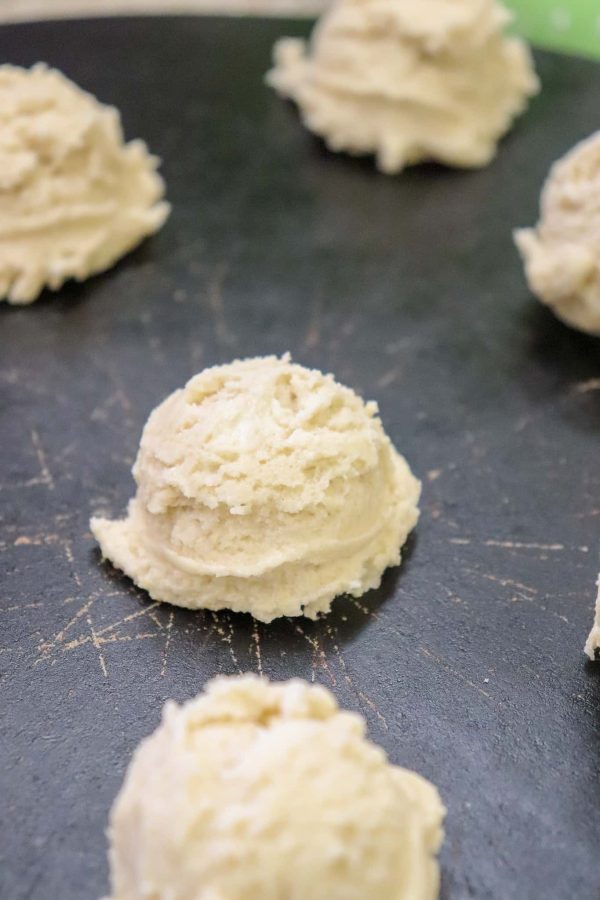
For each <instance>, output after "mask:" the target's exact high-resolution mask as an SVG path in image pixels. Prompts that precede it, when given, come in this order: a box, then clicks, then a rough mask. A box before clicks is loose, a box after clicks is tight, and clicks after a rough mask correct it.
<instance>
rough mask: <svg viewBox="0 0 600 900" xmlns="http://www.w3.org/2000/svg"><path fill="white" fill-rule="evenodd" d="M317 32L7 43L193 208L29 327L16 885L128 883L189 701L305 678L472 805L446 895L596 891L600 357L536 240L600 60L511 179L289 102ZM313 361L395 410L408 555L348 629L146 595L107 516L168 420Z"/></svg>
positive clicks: (13, 694) (13, 344)
mask: <svg viewBox="0 0 600 900" xmlns="http://www.w3.org/2000/svg"><path fill="white" fill-rule="evenodd" d="M306 28H307V26H306V25H302V24H300V23H296V24H294V23H280V22H265V21H263V22H261V21H257V22H251V21H243V22H242V21H240V22H235V21H219V20H214V21H212V20H176V19H172V20H160V21H159V20H147V21H136V20H132V21H125V22H114V21H104V22H102V23H90V22H87V23H78V22H73V23H69V24H60V23H54V24H47V25H28V26H18V27H5V28H3V29H1V30H0V56H1V58H2V59H3V60H10V61H11V62H16V63H24V64H29V63H31V62H33V61H35V60H37V59H40V58H43V59H46V60H48V61H50V62H51V63H54V64H56V65H58V66H60V67H61V68H63V69H64V70H65V71H66V72H67V73H68V74H69V75H71V76H72V77H74V78H75V79H76V80H77V81H79V82H80V83H81V84H82V85H84V86H85V87H87V88H89V89H91V90H92V91H94V92H95V93H96V94H98V95H99V96H100V97H101V98H102V99H103V100H105V101H111V102H114V103H115V104H116V105H117V106H119V107H120V108H121V110H122V111H123V116H124V121H125V126H126V129H127V133H128V135H130V136H137V135H143V136H144V137H145V138H147V140H148V141H149V144H150V146H151V147H152V149H153V150H154V151H155V152H157V153H159V154H160V155H161V156H162V157H163V158H164V161H165V162H164V173H165V176H166V178H167V181H168V184H169V195H170V199H171V200H172V201H173V204H174V212H173V216H172V218H171V220H170V221H169V223H168V225H167V227H166V228H165V229H164V231H163V232H162V233H161V234H160V235H159V236H157V237H156V238H155V239H153V240H152V241H150V242H148V243H147V244H146V245H145V246H144V247H143V248H142V249H141V250H140V251H139V252H136V253H135V254H134V255H133V256H131V257H130V258H128V259H127V260H126V261H124V262H123V263H122V264H121V265H119V266H118V267H117V268H116V269H115V270H114V271H112V272H110V273H109V274H107V275H105V276H102V277H100V278H96V279H94V280H93V281H90V282H89V283H88V284H85V285H82V286H76V285H71V286H69V287H68V288H67V289H65V290H64V291H62V292H61V293H60V295H58V296H53V297H45V298H44V299H42V300H40V302H39V303H38V304H37V305H36V306H34V307H32V308H29V309H13V308H8V307H6V306H4V308H2V309H0V380H1V394H0V433H1V435H2V439H1V440H2V443H1V446H2V451H1V453H0V541H1V544H0V551H1V555H0V559H1V566H2V569H1V594H0V609H1V623H2V624H1V631H2V633H1V638H0V667H1V681H0V684H1V687H2V704H1V710H2V712H1V714H2V720H3V728H2V745H3V757H2V758H3V765H2V766H1V771H0V779H1V784H0V796H1V797H2V806H3V811H4V813H5V816H4V824H3V826H2V828H3V833H2V838H1V840H0V895H1V896H2V897H3V898H6V900H20V898H30V900H49V898H58V897H60V900H81V898H83V897H90V898H93V897H99V896H100V895H101V894H102V893H103V892H104V891H106V889H107V868H106V863H105V839H104V833H103V829H104V826H105V823H106V819H107V812H108V808H109V805H110V802H111V800H112V798H113V796H114V795H115V793H116V791H117V789H118V787H119V784H120V782H121V779H122V775H123V771H124V767H125V765H126V762H127V760H128V757H129V755H130V753H131V751H132V750H133V748H134V747H135V746H136V744H137V742H138V741H139V739H140V738H141V737H142V736H144V735H146V734H148V733H149V732H150V731H151V730H152V729H153V728H154V727H155V725H156V723H157V721H158V716H159V709H160V706H161V704H162V702H163V701H164V700H165V699H166V698H167V697H175V698H178V699H181V700H183V699H185V698H187V697H190V696H191V695H193V694H194V693H195V692H196V691H198V690H199V689H200V688H201V687H202V685H203V684H204V683H205V681H206V680H207V679H208V678H209V677H210V676H212V675H214V674H215V673H217V672H221V673H235V672H240V671H247V670H250V671H255V672H263V673H265V674H267V675H270V676H273V677H275V678H282V677H287V676H290V675H299V676H303V677H305V678H308V679H314V680H316V681H319V682H322V683H323V684H325V685H327V686H329V687H331V688H332V689H333V691H334V692H335V694H336V695H337V697H338V698H339V700H340V702H341V703H342V704H343V705H344V706H347V707H350V708H353V709H356V710H359V711H361V712H362V713H363V714H364V715H365V716H366V717H367V719H368V723H369V728H370V732H371V735H372V737H373V738H374V739H375V740H376V741H378V742H380V743H381V744H382V745H383V746H384V747H385V748H386V750H387V751H388V752H389V754H390V756H391V758H392V759H393V760H394V761H395V762H398V763H401V764H404V765H408V766H411V767H414V768H416V769H418V770H419V771H421V772H423V773H424V774H425V775H426V776H429V777H430V778H431V779H433V780H434V781H435V782H436V783H437V784H438V785H439V786H440V789H441V791H442V794H443V796H444V799H445V801H446V803H447V806H448V810H449V813H448V819H447V839H446V843H445V845H444V849H443V853H442V863H443V873H444V874H443V896H444V897H445V898H465V897H476V898H499V900H510V898H514V900H523V898H525V897H526V898H538V897H542V896H545V897H556V898H590V900H591V898H597V897H598V895H599V893H600V854H599V853H598V843H599V840H600V803H599V799H600V797H599V790H600V785H599V778H598V775H599V761H598V751H599V738H600V735H599V718H600V681H599V676H598V669H595V668H594V666H592V665H591V664H587V665H586V664H585V662H584V657H583V655H582V645H583V642H584V639H585V635H586V632H587V629H588V627H589V625H590V621H591V615H592V593H593V592H592V584H593V581H594V578H595V576H596V574H597V571H598V557H597V553H596V551H595V545H596V539H597V533H598V522H599V518H598V517H599V515H600V500H599V492H598V488H599V486H600V482H599V475H598V463H597V459H598V434H599V430H600V381H599V380H598V378H599V376H600V343H599V342H597V341H593V340H592V339H589V338H586V337H584V336H582V335H578V334H576V333H574V332H572V331H569V330H568V329H567V328H565V327H563V326H562V325H560V324H559V323H558V322H557V321H555V320H554V319H553V318H552V317H551V316H550V315H549V314H548V313H547V312H546V311H545V310H543V309H542V308H541V307H539V306H538V305H537V304H535V303H534V302H533V301H532V300H531V298H530V297H529V295H528V293H527V290H526V288H525V287H524V284H523V278H522V272H521V269H520V265H519V263H518V260H517V258H516V255H515V252H514V250H513V248H512V246H511V239H510V231H511V228H512V227H513V226H514V225H518V224H526V223H529V222H531V221H532V220H533V218H534V215H535V212H536V205H537V195H538V189H539V186H540V184H541V181H542V179H543V177H544V175H545V173H546V170H547V168H548V165H549V164H550V162H551V161H552V160H553V159H554V158H555V157H556V156H557V155H558V154H560V153H562V152H563V151H564V150H566V148H568V147H569V146H570V145H571V144H572V143H573V142H574V141H575V140H576V139H577V138H580V137H581V136H583V135H584V134H586V133H587V132H588V131H589V130H590V128H591V127H592V126H593V125H595V124H597V96H598V92H599V91H600V69H598V68H597V67H595V66H594V65H592V64H589V63H584V62H576V61H567V60H564V59H558V58H554V57H552V56H542V57H540V59H539V65H540V70H541V74H542V77H543V80H544V84H545V92H544V94H543V95H542V96H541V97H540V98H539V99H538V100H537V101H536V102H535V103H534V104H533V106H532V109H531V111H530V113H529V115H528V116H527V117H526V118H525V119H524V120H523V121H522V122H521V123H520V124H519V126H518V128H517V129H516V131H515V133H514V134H513V135H512V136H511V137H510V138H509V139H508V140H507V141H506V142H505V143H504V145H503V146H502V151H501V154H500V156H499V158H498V160H497V161H496V162H495V163H494V164H493V165H492V166H491V167H490V168H489V169H488V170H486V171H483V172H477V173H456V172H455V173H452V172H448V171H444V170H442V169H438V168H435V167H425V168H421V169H419V170H417V171H412V172H409V173H407V174H405V175H403V176H402V177H398V178H394V179H389V178H385V177H383V176H379V175H377V174H376V173H375V172H374V171H373V170H372V168H371V165H370V164H369V163H368V162H355V161H352V160H348V159H344V158H341V157H334V156H331V155H328V154H327V153H326V152H324V151H323V149H322V148H321V147H320V145H319V144H318V143H317V142H316V141H314V140H313V139H312V138H311V137H310V136H309V135H308V134H306V133H305V132H304V131H303V130H302V128H301V126H300V125H299V122H298V119H297V116H296V115H295V112H294V111H293V110H292V109H291V108H290V107H288V106H286V105H285V104H283V103H281V102H280V101H278V100H277V99H276V98H275V97H274V96H273V95H272V94H271V93H270V92H269V91H268V90H266V89H264V88H263V87H262V84H261V77H262V74H263V72H264V71H265V69H266V68H267V65H268V61H269V48H270V46H271V44H272V42H273V40H274V39H275V38H276V37H277V36H278V35H280V34H281V33H285V32H287V33H290V32H294V33H302V32H303V30H306ZM288 349H289V350H291V351H292V353H293V354H294V356H295V357H296V358H297V359H298V360H299V361H301V362H303V363H306V364H309V365H316V366H319V367H322V368H325V369H329V370H333V371H335V372H336V373H337V375H338V377H339V378H340V379H341V380H342V381H344V382H347V383H348V384H350V385H352V386H353V387H355V388H356V389H358V390H359V391H361V392H362V393H363V394H364V395H365V396H367V397H370V398H375V399H377V400H378V401H379V403H380V405H381V410H382V415H383V420H384V422H385V425H386V427H387V430H388V432H389V433H390V435H391V436H392V438H393V440H394V441H395V442H396V444H397V445H398V447H399V448H401V450H402V451H403V452H404V453H405V454H406V455H407V457H408V459H409V460H410V461H411V462H412V464H413V466H414V468H415V469H416V471H417V472H418V473H419V475H420V476H421V477H422V479H423V483H424V492H423V505H422V508H423V512H422V518H421V521H420V523H419V526H418V528H417V531H416V534H415V536H414V537H413V538H412V539H411V541H410V545H409V549H408V552H407V553H406V558H405V562H404V564H403V566H402V567H401V569H400V570H399V571H393V572H389V573H388V574H387V576H386V577H385V580H384V583H383V586H382V588H381V589H380V590H379V591H376V592H373V593H371V594H370V595H368V596H365V597H364V598H363V599H362V600H360V601H358V602H349V601H346V600H340V601H338V602H337V603H336V605H335V608H334V611H333V612H332V614H331V615H330V616H328V617H327V618H326V619H324V620H323V621H322V622H319V623H312V624H311V623H309V622H302V621H281V622H278V623H275V624H273V625H271V626H268V627H266V626H263V625H256V624H253V622H252V620H251V619H250V618H249V617H247V616H234V615H227V614H223V615H218V616H216V615H210V614H203V613H198V614H190V613H186V612H181V611H176V610H174V609H172V608H169V607H167V606H164V607H162V606H159V605H156V604H153V603H150V602H148V600H147V598H146V597H145V596H144V595H143V594H142V593H141V592H139V591H136V590H135V589H134V588H133V587H132V585H131V584H130V583H129V582H128V581H127V580H126V579H124V578H122V577H120V576H119V574H117V573H116V572H115V571H113V570H112V569H111V568H110V566H108V565H105V566H103V565H101V564H100V561H99V557H98V553H97V551H96V549H95V547H94V543H93V541H92V539H91V536H90V534H89V533H88V530H87V523H88V517H89V515H90V513H92V512H97V511H103V512H107V513H111V514H119V513H121V512H122V511H123V509H124V507H125V504H126V501H127V499H128V497H129V495H130V494H131V492H132V480H131V477H130V475H129V468H130V466H131V463H132V461H133V458H134V454H135V452H136V446H137V442H138V437H139V434H140V430H141V428H142V425H143V423H144V421H145V419H146V416H147V414H148V413H149V411H150V409H151V408H152V407H153V406H154V405H155V404H156V403H157V402H158V401H159V400H161V399H162V398H163V397H164V396H165V395H166V394H167V393H168V392H170V391H171V390H172V389H174V388H175V387H177V386H178V385H180V384H182V383H183V382H184V381H185V380H186V379H187V378H188V376H190V375H192V374H193V373H195V372H197V371H198V370H199V369H201V368H202V367H203V366H206V365H208V364H211V363H216V362H221V361H226V360H229V359H231V358H232V357H234V356H238V355H251V354H259V353H279V352H282V351H284V350H288Z"/></svg>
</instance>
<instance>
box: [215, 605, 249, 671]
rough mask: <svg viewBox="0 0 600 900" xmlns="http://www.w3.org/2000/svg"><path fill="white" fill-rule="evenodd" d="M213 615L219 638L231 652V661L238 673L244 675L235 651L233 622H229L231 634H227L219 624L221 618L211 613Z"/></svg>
mask: <svg viewBox="0 0 600 900" xmlns="http://www.w3.org/2000/svg"><path fill="white" fill-rule="evenodd" d="M211 615H212V618H213V622H214V626H215V631H216V632H217V634H218V635H219V637H220V638H221V640H222V641H223V643H224V644H225V645H226V646H227V649H228V651H229V656H230V657H231V661H232V663H233V665H234V666H235V668H236V669H237V671H238V673H239V674H240V675H242V674H243V672H242V670H241V668H240V664H239V662H238V658H237V655H236V652H235V650H234V649H233V625H232V624H231V622H229V632H227V631H225V629H224V628H223V626H222V625H221V623H220V622H219V618H218V616H217V614H216V613H214V612H213V613H211Z"/></svg>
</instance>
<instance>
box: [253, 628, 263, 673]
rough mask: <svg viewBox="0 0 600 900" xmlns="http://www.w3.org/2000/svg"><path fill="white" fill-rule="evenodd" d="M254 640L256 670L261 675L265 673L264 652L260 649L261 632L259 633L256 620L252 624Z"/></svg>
mask: <svg viewBox="0 0 600 900" xmlns="http://www.w3.org/2000/svg"><path fill="white" fill-rule="evenodd" d="M252 641H253V643H254V654H255V656H256V670H257V672H258V674H259V675H262V674H263V667H262V652H261V649H260V634H259V633H258V626H257V624H256V622H253V624H252Z"/></svg>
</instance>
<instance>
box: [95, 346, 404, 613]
mask: <svg viewBox="0 0 600 900" xmlns="http://www.w3.org/2000/svg"><path fill="white" fill-rule="evenodd" d="M133 474H134V477H135V480H136V482H137V485H138V490H137V494H136V496H135V497H134V499H133V500H132V501H131V502H130V504H129V511H128V516H127V518H126V519H125V520H121V521H110V520H108V519H99V518H95V519H92V521H91V528H92V531H93V533H94V535H95V536H96V538H97V540H98V542H99V543H100V546H101V549H102V553H103V555H104V556H105V557H107V558H108V559H110V560H111V561H112V562H113V563H114V565H116V566H118V568H120V569H122V570H123V571H124V572H126V573H127V575H129V576H130V578H132V579H133V581H135V582H136V584H138V585H139V586H140V587H142V588H144V589H145V590H147V591H148V593H149V594H150V596H151V597H153V598H154V599H155V600H164V601H167V602H169V603H175V604H177V605H178V606H186V607H190V608H192V609H196V608H205V609H212V610H219V609H225V608H228V609H232V610H235V611H240V612H250V613H252V615H253V616H255V618H257V619H260V620H261V621H263V622H270V621H271V620H272V619H274V618H276V617H277V616H298V615H302V614H304V615H305V616H308V617H310V618H315V617H316V616H317V614H318V613H320V612H327V611H328V610H329V609H330V606H331V602H332V600H333V599H334V598H335V597H336V596H337V595H338V594H342V593H349V594H352V595H353V596H355V597H358V596H360V595H361V594H363V593H364V592H365V591H367V590H369V589H370V588H373V587H377V585H378V584H379V582H380V580H381V576H382V574H383V571H384V569H385V568H386V567H387V566H393V565H396V564H397V563H399V561H400V547H401V546H402V544H404V542H405V540H406V538H407V536H408V534H409V532H410V531H411V529H412V528H413V527H414V525H415V523H416V521H417V518H418V509H417V503H418V499H419V493H420V484H419V482H418V481H417V480H416V479H415V478H414V477H413V475H412V474H411V472H410V469H409V467H408V465H407V463H406V461H405V460H404V459H403V458H402V457H401V456H399V454H398V453H397V452H396V450H395V449H394V447H393V445H392V444H391V442H390V440H389V438H388V437H387V436H386V434H385V432H384V430H383V428H382V426H381V422H380V420H379V418H378V417H377V406H376V404H375V403H367V404H365V403H364V402H363V401H362V400H361V399H360V397H358V396H357V395H356V394H355V393H354V392H353V391H351V390H350V389H348V388H345V387H342V386H341V385H339V384H338V383H337V382H336V381H335V380H334V378H333V376H332V375H323V374H322V373H321V372H318V371H315V370H309V369H305V368H303V367H302V366H298V365H294V364H292V363H291V362H290V361H289V358H288V357H284V358H283V359H278V358H276V357H266V358H262V359H249V360H245V361H241V362H240V361H237V362H233V363H231V364H230V365H226V366H217V367H215V368H212V369H207V370H205V371H204V372H201V373H200V375H197V376H196V377H195V378H192V379H191V381H189V382H188V383H187V385H186V386H185V388H183V390H179V391H175V393H174V394H171V396H170V397H167V399H166V400H165V401H164V403H162V404H161V405H160V406H159V407H158V408H157V409H155V410H154V412H153V413H152V414H151V416H150V418H149V420H148V423H147V425H146V427H145V429H144V433H143V435H142V440H141V445H140V450H139V453H138V457H137V461H136V463H135V466H134V469H133Z"/></svg>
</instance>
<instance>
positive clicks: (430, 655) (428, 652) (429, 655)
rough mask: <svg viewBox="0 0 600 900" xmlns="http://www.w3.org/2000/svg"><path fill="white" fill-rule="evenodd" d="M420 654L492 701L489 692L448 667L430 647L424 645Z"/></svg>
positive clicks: (420, 647)
mask: <svg viewBox="0 0 600 900" xmlns="http://www.w3.org/2000/svg"><path fill="white" fill-rule="evenodd" d="M419 653H421V654H422V656H426V657H427V659H432V660H434V661H435V662H437V663H438V664H439V665H440V666H441V667H442V669H444V671H446V672H448V673H449V674H450V675H453V676H454V677H455V678H458V680H459V681H462V682H463V683H464V684H468V685H469V687H471V688H473V690H475V691H477V693H479V694H482V695H483V696H484V697H487V699H488V700H492V696H491V694H488V692H487V691H484V689H483V688H482V687H479V685H478V684H475V682H474V681H471V679H470V678H467V677H466V676H465V675H463V674H462V673H461V672H458V671H457V670H456V669H453V668H452V666H450V665H448V663H447V662H446V661H445V660H444V659H442V658H441V657H440V656H436V655H435V653H433V652H432V651H431V650H430V649H429V648H428V647H425V646H424V645H423V644H421V645H420V646H419Z"/></svg>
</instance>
